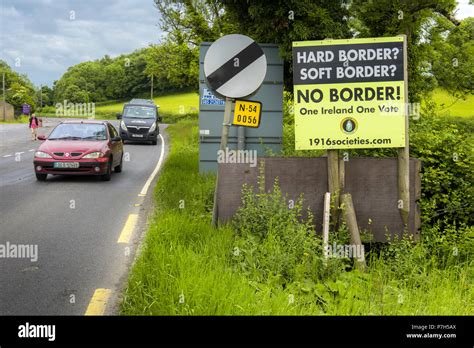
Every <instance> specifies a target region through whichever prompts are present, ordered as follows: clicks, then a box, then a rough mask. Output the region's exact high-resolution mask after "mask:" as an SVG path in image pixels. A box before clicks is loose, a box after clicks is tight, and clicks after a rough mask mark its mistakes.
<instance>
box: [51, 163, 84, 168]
mask: <svg viewBox="0 0 474 348" xmlns="http://www.w3.org/2000/svg"><path fill="white" fill-rule="evenodd" d="M53 168H79V162H54V164H53Z"/></svg>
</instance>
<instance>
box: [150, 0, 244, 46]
mask: <svg viewBox="0 0 474 348" xmlns="http://www.w3.org/2000/svg"><path fill="white" fill-rule="evenodd" d="M155 6H156V8H157V9H158V10H159V11H160V14H161V29H162V30H163V31H165V32H166V33H168V36H167V39H168V40H169V41H170V42H173V43H175V44H177V45H181V44H183V43H186V44H190V45H192V46H194V47H196V46H199V44H200V43H201V42H202V41H214V40H216V39H218V38H219V37H220V36H221V35H223V34H228V33H230V32H233V31H235V28H234V27H233V26H232V24H231V23H232V22H231V21H230V20H229V19H228V18H227V13H226V11H225V10H224V6H223V5H222V1H219V0H194V1H193V0H155Z"/></svg>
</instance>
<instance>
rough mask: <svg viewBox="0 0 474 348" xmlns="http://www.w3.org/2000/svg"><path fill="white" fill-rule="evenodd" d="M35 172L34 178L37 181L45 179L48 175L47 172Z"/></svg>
mask: <svg viewBox="0 0 474 348" xmlns="http://www.w3.org/2000/svg"><path fill="white" fill-rule="evenodd" d="M35 174H36V180H38V181H46V177H47V176H48V174H39V173H35Z"/></svg>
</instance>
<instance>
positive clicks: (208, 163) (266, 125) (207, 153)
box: [199, 42, 283, 172]
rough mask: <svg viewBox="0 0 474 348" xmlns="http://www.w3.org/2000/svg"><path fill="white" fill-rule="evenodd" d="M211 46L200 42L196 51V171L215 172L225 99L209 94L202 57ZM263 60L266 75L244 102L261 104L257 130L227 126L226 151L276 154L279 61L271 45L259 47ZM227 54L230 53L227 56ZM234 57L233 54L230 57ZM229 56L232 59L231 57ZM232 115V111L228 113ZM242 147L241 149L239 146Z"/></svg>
mask: <svg viewBox="0 0 474 348" xmlns="http://www.w3.org/2000/svg"><path fill="white" fill-rule="evenodd" d="M211 44H212V43H210V42H204V43H202V44H201V46H200V52H199V63H200V65H199V171H200V172H211V171H212V172H216V171H217V151H218V150H219V145H220V138H221V130H222V123H223V118H224V104H225V100H224V98H223V97H222V96H219V95H218V94H217V93H214V92H213V91H212V88H211V86H210V85H209V84H208V81H207V79H206V76H205V74H204V57H205V56H206V53H207V51H208V50H209V48H210V46H211ZM259 46H260V48H261V49H262V50H263V52H264V54H265V57H266V73H265V76H264V79H263V82H262V84H261V86H260V88H259V89H258V90H257V92H255V93H254V94H253V95H251V96H248V97H246V98H240V99H244V100H258V101H260V102H262V120H261V123H260V127H259V128H244V127H235V126H232V127H230V132H229V141H228V147H229V149H233V150H236V149H237V145H238V142H239V139H240V140H241V145H242V141H243V149H246V150H256V151H257V156H259V157H263V156H268V155H270V154H278V153H280V151H281V143H282V133H283V60H282V59H281V58H280V55H279V50H278V46H277V45H275V44H259ZM229 55H230V53H229ZM234 55H235V54H234ZM232 57H233V56H232ZM232 112H233V111H232ZM241 148H242V147H241Z"/></svg>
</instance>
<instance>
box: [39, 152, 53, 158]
mask: <svg viewBox="0 0 474 348" xmlns="http://www.w3.org/2000/svg"><path fill="white" fill-rule="evenodd" d="M35 157H37V158H53V157H52V156H51V155H50V154H49V153H46V152H43V151H36V152H35Z"/></svg>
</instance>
